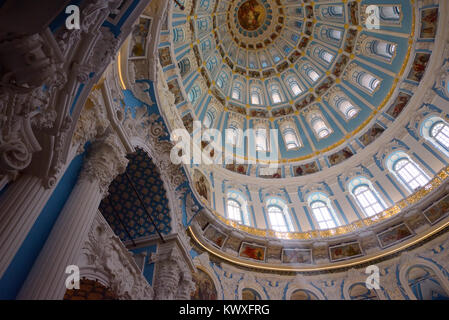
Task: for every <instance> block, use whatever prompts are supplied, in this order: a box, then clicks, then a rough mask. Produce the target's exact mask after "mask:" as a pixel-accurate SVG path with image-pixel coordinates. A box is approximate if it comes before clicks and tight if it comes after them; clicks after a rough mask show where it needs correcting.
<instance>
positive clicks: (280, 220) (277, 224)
mask: <svg viewBox="0 0 449 320" xmlns="http://www.w3.org/2000/svg"><path fill="white" fill-rule="evenodd" d="M268 216H269V218H270V224H271V228H272V229H273V230H274V231H278V232H288V231H289V230H288V226H287V221H286V220H285V215H284V212H283V210H282V209H281V208H280V207H278V206H275V205H271V206H268Z"/></svg>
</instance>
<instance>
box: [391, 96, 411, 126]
mask: <svg viewBox="0 0 449 320" xmlns="http://www.w3.org/2000/svg"><path fill="white" fill-rule="evenodd" d="M411 98H412V96H411V95H409V94H407V93H404V92H400V93H399V95H398V96H397V98H396V100H395V101H394V102H393V104H392V105H391V106H390V108H388V110H387V111H386V113H387V114H389V115H390V116H392V117H393V118H395V119H396V118H397V117H398V116H399V115H400V114H401V112H402V111H403V110H404V108H405V107H406V106H407V104H408V102H409V101H410V99H411Z"/></svg>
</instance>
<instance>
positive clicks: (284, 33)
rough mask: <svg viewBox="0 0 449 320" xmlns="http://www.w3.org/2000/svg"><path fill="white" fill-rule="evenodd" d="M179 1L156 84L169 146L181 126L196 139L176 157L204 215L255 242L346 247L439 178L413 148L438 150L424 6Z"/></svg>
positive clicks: (434, 30)
mask: <svg viewBox="0 0 449 320" xmlns="http://www.w3.org/2000/svg"><path fill="white" fill-rule="evenodd" d="M181 4H182V5H183V8H181V7H180V6H179V5H174V6H173V7H172V10H171V12H170V13H169V16H168V20H167V22H166V27H165V28H164V27H163V30H162V31H161V35H160V40H159V60H160V69H159V81H163V82H164V83H166V88H168V90H169V91H170V92H171V93H172V94H173V102H174V104H175V108H174V107H167V110H166V111H165V115H166V118H167V126H168V127H169V130H170V131H171V132H172V140H173V141H175V142H179V141H181V140H183V139H181V137H180V134H178V133H177V132H176V131H174V129H176V128H185V129H186V130H187V131H188V133H189V135H188V137H190V136H191V137H192V138H193V148H192V151H191V152H192V153H194V152H195V141H196V140H195V139H198V142H199V141H200V140H202V141H201V144H200V145H201V146H200V147H199V148H200V149H201V150H202V155H201V156H200V160H198V158H196V159H195V156H193V157H191V158H190V159H189V160H187V162H186V161H184V163H185V166H186V169H187V171H188V172H189V175H190V179H191V181H192V184H193V186H194V188H195V191H196V192H197V194H198V198H199V199H200V200H202V201H203V204H205V206H206V208H207V209H208V210H206V211H208V212H210V213H211V215H210V216H209V218H207V219H206V220H207V221H210V219H212V220H216V219H217V218H218V221H216V222H215V224H218V225H223V224H224V225H225V226H227V228H229V227H231V229H230V230H232V229H233V228H236V229H237V230H239V231H240V232H243V236H242V237H248V236H250V235H251V236H253V237H255V238H253V240H254V239H259V241H260V240H262V239H267V238H269V239H273V241H277V240H275V239H284V240H282V241H281V243H284V242H283V241H285V240H287V239H289V240H292V241H293V240H294V241H298V240H299V243H301V241H308V240H310V239H316V238H325V239H327V238H329V241H331V242H332V241H334V242H335V241H336V240H335V237H337V238H339V237H340V241H342V239H344V238H345V239H346V240H348V241H349V239H350V238H351V237H353V235H354V232H356V233H359V232H362V231H363V232H365V231H369V232H373V230H374V229H376V230H379V229H382V228H384V229H388V228H390V227H392V226H394V225H395V224H397V222H398V221H399V220H401V218H400V217H403V216H404V215H405V214H406V213H407V212H408V211H410V210H412V208H413V207H414V203H415V201H416V199H417V198H419V199H422V198H423V197H424V194H427V193H428V192H430V190H431V189H434V188H435V187H436V186H437V185H439V184H440V183H441V179H440V178H441V177H443V176H445V175H446V171H444V170H445V169H444V168H445V166H446V165H447V162H446V160H442V159H441V157H440V155H436V154H435V152H434V151H433V150H432V151H431V150H430V148H428V147H423V143H424V145H428V144H433V145H434V147H433V148H435V146H436V148H437V149H438V148H439V147H438V146H437V145H438V143H437V144H435V140H432V139H429V137H430V136H431V135H432V134H431V133H428V134H427V135H426V134H425V133H424V136H423V131H422V129H420V128H423V127H422V126H423V125H422V124H421V123H420V122H419V121H421V120H422V118H428V119H432V117H429V114H431V113H432V112H436V113H435V116H436V114H437V113H438V110H441V109H439V107H437V106H436V105H434V106H435V107H436V109H432V108H433V107H429V105H427V107H424V104H423V103H422V101H423V100H422V98H423V96H421V95H422V93H421V92H424V91H425V90H427V89H425V88H424V87H427V88H429V86H428V82H427V81H423V79H424V78H425V76H428V77H429V78H430V77H432V75H428V74H427V73H426V70H427V68H428V65H429V64H430V63H431V62H432V59H431V58H432V52H435V50H439V49H438V48H436V47H439V45H438V42H437V41H436V39H437V37H438V34H439V33H438V26H437V25H436V24H437V21H438V17H437V16H438V9H437V8H436V7H435V4H433V5H431V4H430V3H429V4H428V5H425V4H424V3H423V2H416V1H397V2H391V1H374V0H373V1H371V0H370V1H368V0H366V1H349V2H347V1H343V2H340V1H332V2H329V1H314V2H312V1H288V0H285V1H283V0H276V1H271V0H250V1H243V0H242V1H206V0H204V1H188V0H186V1H181ZM435 63H438V62H435ZM436 68H437V69H438V67H436ZM429 81H430V82H432V80H429ZM423 83H425V84H424V85H423ZM440 87H441V84H440ZM443 87H444V84H443ZM443 87H442V92H445V90H446V91H447V89H444V88H443ZM446 94H447V93H443V96H445V95H446ZM423 108H424V109H425V108H430V109H431V110H428V111H424V109H423ZM162 109H164V108H162ZM163 113H164V112H163ZM418 113H421V116H418V115H417V114H418ZM411 114H415V118H414V119H411V118H410V115H411ZM438 117H440V116H437V118H438ZM418 118H419V119H421V120H417V119H418ZM437 118H433V120H429V121H430V122H429V123H428V125H427V126H432V123H435V122H434V121H437V122H438V121H439V120H437ZM438 119H442V118H438ZM444 121H445V120H444ZM429 128H430V127H429ZM270 130H271V131H270ZM274 130H276V131H274ZM420 130H421V133H420ZM424 131H425V130H424ZM173 133H174V134H173ZM420 135H421V137H420ZM205 136H206V138H205ZM424 141H426V142H424ZM197 144H198V143H197ZM423 148H424V149H426V151H424V150H423ZM431 148H432V147H431ZM418 150H420V151H418ZM422 152H423V153H422ZM427 152H429V153H428V154H427ZM437 152H440V151H437ZM443 153H445V151H443ZM205 158H207V160H209V162H207V161H205V160H204V159H205ZM401 159H402V161H403V162H400V161H401ZM423 159H426V160H423ZM404 161H405V162H404ZM398 163H399V164H403V165H406V163H409V164H412V165H413V167H414V168H416V170H417V171H416V172H415V173H414V174H412V175H413V176H414V177H415V178H417V179H422V180H420V181H421V182H419V183H416V184H413V185H411V184H410V181H409V180H407V179H408V178H404V176H401V173H399V171H398V170H399V169H395V168H398V167H399V165H398ZM441 170H443V171H441ZM404 179H405V180H404ZM410 179H412V178H410ZM406 180H407V181H406ZM364 191H366V192H367V193H366V194H365V195H366V196H367V198H364V196H363V195H360V194H362V193H364ZM368 193H369V195H368ZM392 217H394V219H391V218H392ZM205 226H207V222H205V224H204V225H203V228H204V227H205ZM371 226H372V227H371ZM381 226H382V227H381ZM373 228H374V229H373ZM374 233H376V231H374ZM227 234H229V232H227ZM294 241H293V243H294ZM228 242H231V241H230V240H229V239H228ZM297 243H298V242H297Z"/></svg>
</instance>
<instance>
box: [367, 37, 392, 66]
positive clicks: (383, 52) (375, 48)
mask: <svg viewBox="0 0 449 320" xmlns="http://www.w3.org/2000/svg"><path fill="white" fill-rule="evenodd" d="M396 47H397V45H396V44H394V43H388V42H386V41H380V40H375V41H373V42H372V43H371V52H372V53H374V54H376V55H378V56H380V57H383V58H385V59H387V60H388V61H390V60H391V58H393V56H394V54H395V53H396Z"/></svg>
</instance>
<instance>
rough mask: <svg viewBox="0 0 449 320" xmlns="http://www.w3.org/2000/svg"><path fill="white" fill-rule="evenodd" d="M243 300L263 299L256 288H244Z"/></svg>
mask: <svg viewBox="0 0 449 320" xmlns="http://www.w3.org/2000/svg"><path fill="white" fill-rule="evenodd" d="M242 300H262V297H261V296H260V294H259V292H257V291H256V290H254V289H251V288H245V289H243V290H242Z"/></svg>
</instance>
